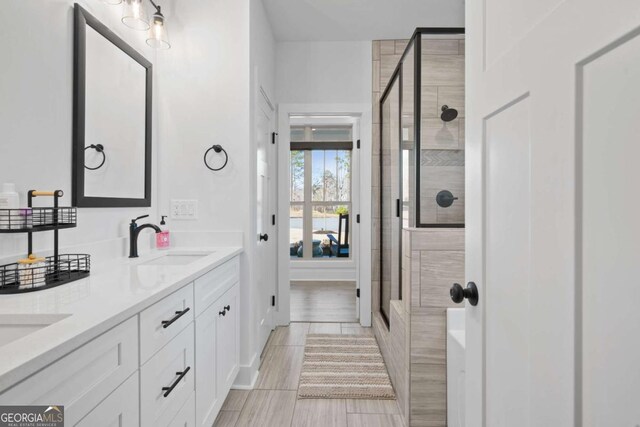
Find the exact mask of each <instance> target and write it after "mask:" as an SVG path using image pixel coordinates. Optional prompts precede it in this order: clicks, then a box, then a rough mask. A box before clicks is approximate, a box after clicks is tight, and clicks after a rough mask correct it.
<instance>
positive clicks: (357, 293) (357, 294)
mask: <svg viewBox="0 0 640 427" xmlns="http://www.w3.org/2000/svg"><path fill="white" fill-rule="evenodd" d="M356 298H360V288H358V289H356Z"/></svg>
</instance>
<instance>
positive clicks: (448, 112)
mask: <svg viewBox="0 0 640 427" xmlns="http://www.w3.org/2000/svg"><path fill="white" fill-rule="evenodd" d="M456 117H458V110H456V109H455V108H449V106H448V105H443V106H442V114H440V118H441V119H442V121H443V122H450V121H451V120H454V119H455V118H456Z"/></svg>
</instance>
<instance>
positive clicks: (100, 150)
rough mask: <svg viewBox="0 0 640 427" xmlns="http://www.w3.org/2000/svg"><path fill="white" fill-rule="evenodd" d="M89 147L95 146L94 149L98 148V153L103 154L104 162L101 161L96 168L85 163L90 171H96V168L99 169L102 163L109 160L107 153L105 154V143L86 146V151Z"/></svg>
mask: <svg viewBox="0 0 640 427" xmlns="http://www.w3.org/2000/svg"><path fill="white" fill-rule="evenodd" d="M89 148H93V149H94V150H96V151H97V152H98V153H100V154H102V162H100V164H99V165H98V166H96V167H95V168H90V167H89V166H87V165H84V167H85V169H89V170H90V171H94V170H98V169H100V168H101V167H102V165H104V162H106V161H107V155H106V154H104V145H102V144H91V145H89V146H87V147H84V151H87V150H88V149H89Z"/></svg>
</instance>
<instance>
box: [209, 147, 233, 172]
mask: <svg viewBox="0 0 640 427" xmlns="http://www.w3.org/2000/svg"><path fill="white" fill-rule="evenodd" d="M211 150H213V151H215V152H216V153H220V152H224V163H223V164H222V166H220V167H219V168H212V167H211V166H209V163H207V154H209V152H210V151H211ZM228 161H229V155H228V154H227V150H225V149H224V148H222V146H221V145H217V144H216V145H214V146H212V147H211V148H209V149H208V150H207V151H205V153H204V165H205V166H206V167H208V168H209V169H211V170H212V171H214V172H215V171H219V170H222V169H224V167H225V166H227V162H228Z"/></svg>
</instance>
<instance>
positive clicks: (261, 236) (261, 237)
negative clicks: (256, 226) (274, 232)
mask: <svg viewBox="0 0 640 427" xmlns="http://www.w3.org/2000/svg"><path fill="white" fill-rule="evenodd" d="M258 237H259V238H260V241H263V240H264V241H265V242H266V241H267V240H269V235H268V234H267V233H264V234H260V235H258Z"/></svg>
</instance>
